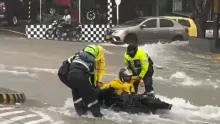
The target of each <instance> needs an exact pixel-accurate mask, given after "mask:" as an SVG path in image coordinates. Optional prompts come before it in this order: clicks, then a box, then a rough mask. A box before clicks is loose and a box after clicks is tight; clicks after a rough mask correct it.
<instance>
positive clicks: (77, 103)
mask: <svg viewBox="0 0 220 124" xmlns="http://www.w3.org/2000/svg"><path fill="white" fill-rule="evenodd" d="M68 86H70V88H71V89H72V95H73V102H74V107H75V109H76V112H77V114H79V115H83V114H86V112H87V110H90V111H91V112H92V114H93V116H95V117H101V116H102V114H101V112H100V104H99V102H98V100H97V98H98V92H97V91H96V90H95V89H94V88H93V87H92V86H91V84H90V82H89V75H88V74H87V73H85V72H84V71H81V70H80V69H76V70H74V71H73V70H72V71H71V73H69V74H68Z"/></svg>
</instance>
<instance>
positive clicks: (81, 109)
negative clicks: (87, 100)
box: [72, 89, 88, 116]
mask: <svg viewBox="0 0 220 124" xmlns="http://www.w3.org/2000/svg"><path fill="white" fill-rule="evenodd" d="M72 96H73V104H74V107H75V110H76V113H77V114H78V115H79V116H81V115H85V114H86V113H87V110H88V109H87V107H86V106H85V104H84V103H83V100H82V97H80V94H79V91H78V89H74V90H72Z"/></svg>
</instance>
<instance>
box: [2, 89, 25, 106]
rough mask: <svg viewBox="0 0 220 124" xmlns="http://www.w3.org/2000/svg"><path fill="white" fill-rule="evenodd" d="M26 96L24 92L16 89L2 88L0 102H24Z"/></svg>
mask: <svg viewBox="0 0 220 124" xmlns="http://www.w3.org/2000/svg"><path fill="white" fill-rule="evenodd" d="M25 101H26V97H25V95H24V93H19V92H16V91H14V90H10V89H6V88H0V104H16V103H24V102H25Z"/></svg>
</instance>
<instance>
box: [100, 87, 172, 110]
mask: <svg viewBox="0 0 220 124" xmlns="http://www.w3.org/2000/svg"><path fill="white" fill-rule="evenodd" d="M101 92H102V93H100V94H101V95H100V96H99V102H100V104H101V107H102V108H106V109H111V110H113V111H115V112H120V111H123V112H128V113H131V114H138V113H145V114H149V113H153V114H157V112H158V111H160V112H163V111H164V110H165V111H164V112H166V111H169V110H171V108H172V106H173V105H172V104H169V103H166V102H164V101H161V100H160V99H158V98H156V97H155V96H151V97H149V96H146V95H144V94H134V95H132V99H130V100H129V104H128V105H127V103H124V102H123V99H124V98H123V97H122V96H117V95H114V93H113V90H103V91H101ZM125 106H127V107H125Z"/></svg>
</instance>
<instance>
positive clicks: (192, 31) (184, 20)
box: [164, 16, 197, 37]
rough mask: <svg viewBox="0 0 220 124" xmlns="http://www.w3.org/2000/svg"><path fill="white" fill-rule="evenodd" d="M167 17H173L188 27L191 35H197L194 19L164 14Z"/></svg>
mask: <svg viewBox="0 0 220 124" xmlns="http://www.w3.org/2000/svg"><path fill="white" fill-rule="evenodd" d="M164 17H165V18H168V19H172V20H175V21H177V22H178V23H180V24H181V25H183V26H185V27H187V29H188V34H189V36H190V37H197V26H196V24H195V23H194V21H193V20H192V19H190V18H186V17H179V16H164Z"/></svg>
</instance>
